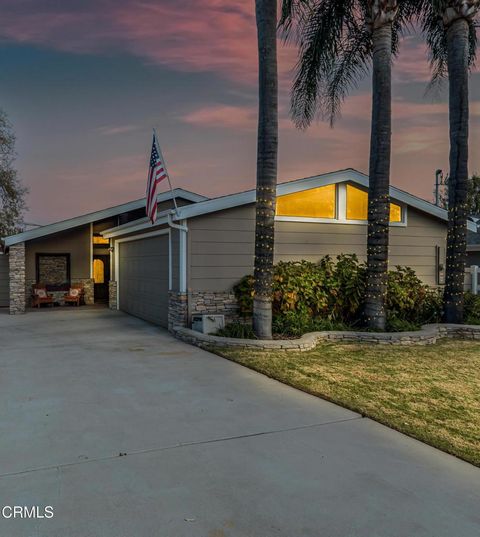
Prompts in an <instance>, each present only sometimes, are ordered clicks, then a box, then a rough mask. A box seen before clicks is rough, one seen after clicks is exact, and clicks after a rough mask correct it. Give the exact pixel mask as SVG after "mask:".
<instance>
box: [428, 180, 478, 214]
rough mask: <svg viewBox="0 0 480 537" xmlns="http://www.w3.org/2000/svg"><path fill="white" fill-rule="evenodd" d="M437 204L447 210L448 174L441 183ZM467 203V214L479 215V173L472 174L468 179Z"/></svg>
mask: <svg viewBox="0 0 480 537" xmlns="http://www.w3.org/2000/svg"><path fill="white" fill-rule="evenodd" d="M442 187H443V188H442V190H441V191H440V195H439V203H438V205H439V206H440V207H442V209H447V210H448V176H447V177H446V178H445V183H444V184H443V185H442ZM467 205H468V214H469V216H477V217H479V216H480V175H476V174H474V175H472V176H471V177H470V179H469V180H468V192H467Z"/></svg>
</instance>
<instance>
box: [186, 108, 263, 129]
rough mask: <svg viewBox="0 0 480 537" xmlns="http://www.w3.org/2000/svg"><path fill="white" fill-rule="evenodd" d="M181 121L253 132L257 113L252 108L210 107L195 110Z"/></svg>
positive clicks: (201, 125) (202, 125)
mask: <svg viewBox="0 0 480 537" xmlns="http://www.w3.org/2000/svg"><path fill="white" fill-rule="evenodd" d="M180 119H181V120H182V121H183V122H184V123H189V124H191V125H196V126H200V127H220V128H231V129H235V130H238V129H241V130H248V131H251V130H254V129H255V127H256V122H257V111H256V108H254V107H251V106H228V105H210V106H203V107H201V108H198V109H197V110H193V111H192V112H189V113H188V114H185V115H184V116H182V117H181V118H180Z"/></svg>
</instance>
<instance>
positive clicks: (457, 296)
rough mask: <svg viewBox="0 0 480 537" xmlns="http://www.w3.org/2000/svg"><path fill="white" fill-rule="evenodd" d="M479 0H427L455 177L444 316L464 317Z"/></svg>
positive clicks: (434, 62) (450, 184) (426, 24)
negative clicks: (445, 94) (444, 84)
mask: <svg viewBox="0 0 480 537" xmlns="http://www.w3.org/2000/svg"><path fill="white" fill-rule="evenodd" d="M479 9H480V0H426V1H425V15H424V23H423V30H424V32H425V34H426V37H427V44H428V45H429V48H430V53H431V63H432V67H433V77H432V83H435V82H437V81H439V80H441V79H442V78H444V77H446V76H448V81H449V121H450V176H449V180H448V233H447V269H446V281H445V293H444V318H445V321H446V322H449V323H462V322H463V285H464V278H465V264H466V257H467V254H466V246H467V217H468V213H469V201H468V190H469V179H468V128H469V103H468V77H469V70H470V67H471V66H472V65H473V62H474V61H475V57H476V46H477V36H476V28H475V20H474V19H475V16H476V14H477V13H478V10H479Z"/></svg>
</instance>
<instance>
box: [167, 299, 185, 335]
mask: <svg viewBox="0 0 480 537" xmlns="http://www.w3.org/2000/svg"><path fill="white" fill-rule="evenodd" d="M187 322H188V295H187V293H177V292H176V291H170V292H169V293H168V330H169V331H170V332H173V327H174V326H187Z"/></svg>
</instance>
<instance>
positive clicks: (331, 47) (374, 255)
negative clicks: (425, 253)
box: [281, 0, 421, 330]
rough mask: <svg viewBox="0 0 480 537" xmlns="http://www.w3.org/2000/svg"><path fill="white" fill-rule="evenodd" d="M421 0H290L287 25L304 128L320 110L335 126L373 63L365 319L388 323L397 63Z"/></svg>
mask: <svg viewBox="0 0 480 537" xmlns="http://www.w3.org/2000/svg"><path fill="white" fill-rule="evenodd" d="M420 7H421V1H420V0H284V1H283V9H282V19H281V25H282V27H283V28H284V29H285V32H286V37H287V39H288V38H291V37H293V38H294V39H295V40H296V41H297V43H298V45H299V56H300V59H299V62H298V67H297V74H296V78H295V80H294V83H293V89H292V115H293V118H294V121H295V123H296V124H297V126H299V127H300V128H305V127H307V126H309V125H310V123H311V122H312V120H313V119H314V117H315V115H316V113H317V111H318V112H319V113H320V115H322V116H324V117H325V116H326V117H328V119H329V120H330V122H331V123H332V124H333V121H334V119H335V117H336V116H337V114H338V112H339V110H340V106H341V104H342V102H343V100H344V99H345V98H346V96H347V95H348V93H349V92H350V90H351V89H352V88H355V87H356V85H357V84H358V82H359V81H360V80H361V79H362V78H363V77H364V76H365V75H366V74H367V73H368V71H369V68H370V65H371V64H372V124H371V142H370V165H369V178H370V188H369V192H368V237H367V293H366V301H365V319H366V322H367V324H368V326H369V327H370V328H373V329H377V330H378V329H379V330H383V329H385V325H386V312H385V296H386V290H387V271H388V238H389V225H390V193H389V188H390V155H391V86H392V83H391V65H392V59H393V57H394V56H395V55H396V54H397V52H398V43H399V35H400V32H401V30H402V29H403V28H404V27H405V26H406V25H407V24H408V23H409V21H410V20H412V18H413V17H414V16H415V15H418V13H419V11H420Z"/></svg>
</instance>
